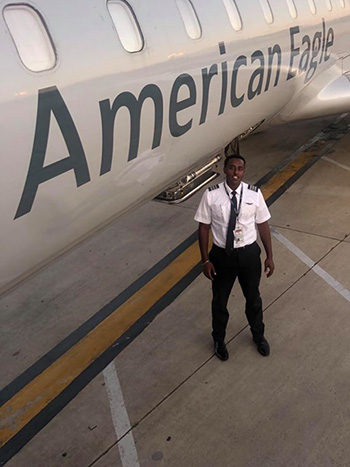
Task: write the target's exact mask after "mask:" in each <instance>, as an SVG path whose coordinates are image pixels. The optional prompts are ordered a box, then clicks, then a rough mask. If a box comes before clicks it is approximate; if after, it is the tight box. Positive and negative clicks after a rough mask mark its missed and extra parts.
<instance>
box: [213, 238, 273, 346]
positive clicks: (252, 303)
mask: <svg viewBox="0 0 350 467" xmlns="http://www.w3.org/2000/svg"><path fill="white" fill-rule="evenodd" d="M260 253H261V250H260V247H259V245H258V244H257V243H256V242H254V243H252V244H251V245H248V246H246V247H243V248H237V249H235V250H234V251H233V253H232V254H230V255H227V253H226V251H225V250H224V248H219V247H217V246H216V245H213V248H212V250H211V252H210V254H209V258H210V261H211V262H212V263H213V265H214V267H215V270H216V276H215V279H214V280H213V283H212V287H213V300H212V319H213V321H212V325H213V332H212V335H213V338H214V340H215V341H224V339H225V334H226V326H227V321H228V317H229V313H228V311H227V302H228V299H229V296H230V293H231V290H232V287H233V284H234V282H235V280H236V277H238V281H239V283H240V286H241V288H242V292H243V295H244V297H245V299H246V306H245V313H246V316H247V319H248V323H249V325H250V330H251V332H252V334H253V336H254V337H255V338H256V339H259V338H261V337H262V336H263V335H264V323H263V315H262V301H261V297H260V292H259V283H260V278H261V261H260Z"/></svg>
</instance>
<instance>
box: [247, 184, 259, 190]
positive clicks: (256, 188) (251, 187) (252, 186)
mask: <svg viewBox="0 0 350 467" xmlns="http://www.w3.org/2000/svg"><path fill="white" fill-rule="evenodd" d="M258 189H259V188H258V187H257V186H255V185H248V190H252V191H258Z"/></svg>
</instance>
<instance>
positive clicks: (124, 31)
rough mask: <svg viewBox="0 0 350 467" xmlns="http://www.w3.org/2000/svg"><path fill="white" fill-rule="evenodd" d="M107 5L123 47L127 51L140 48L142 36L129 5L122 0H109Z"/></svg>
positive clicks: (135, 50) (141, 47) (134, 50)
mask: <svg viewBox="0 0 350 467" xmlns="http://www.w3.org/2000/svg"><path fill="white" fill-rule="evenodd" d="M107 7H108V11H109V14H110V15H111V18H112V21H113V23H114V26H115V28H116V30H117V34H118V37H119V39H120V42H121V43H122V46H123V47H124V49H125V50H126V51H127V52H139V51H140V50H142V49H143V46H144V41H143V37H142V34H141V31H140V28H139V25H138V23H137V20H136V17H135V15H134V12H133V11H132V9H131V7H130V5H129V4H128V3H126V2H124V1H122V0H109V1H108V3H107Z"/></svg>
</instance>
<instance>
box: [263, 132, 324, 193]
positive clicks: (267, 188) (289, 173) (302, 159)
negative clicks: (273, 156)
mask: <svg viewBox="0 0 350 467" xmlns="http://www.w3.org/2000/svg"><path fill="white" fill-rule="evenodd" d="M328 142H329V141H327V143H328ZM325 146H326V144H325V141H324V140H319V141H317V142H315V143H314V144H313V145H312V146H311V147H310V148H309V149H307V150H305V151H303V152H301V153H300V154H299V155H298V156H297V157H296V158H295V159H294V160H293V161H291V162H290V163H289V164H287V165H286V166H285V167H283V169H282V171H280V172H277V173H276V174H275V175H274V176H273V177H272V178H270V180H269V181H268V182H266V183H265V184H264V185H263V186H262V187H261V191H262V193H263V195H264V198H265V199H268V198H269V197H270V196H272V195H273V194H274V193H275V192H276V191H277V190H278V189H279V188H280V187H281V186H282V185H284V184H285V183H286V182H287V181H288V180H289V179H291V178H292V177H293V175H295V174H296V173H297V172H298V171H299V170H300V169H301V168H302V167H304V165H305V164H307V163H308V162H309V160H310V159H312V158H313V157H314V156H315V155H317V154H319V153H320V151H321V149H323V148H324V147H325Z"/></svg>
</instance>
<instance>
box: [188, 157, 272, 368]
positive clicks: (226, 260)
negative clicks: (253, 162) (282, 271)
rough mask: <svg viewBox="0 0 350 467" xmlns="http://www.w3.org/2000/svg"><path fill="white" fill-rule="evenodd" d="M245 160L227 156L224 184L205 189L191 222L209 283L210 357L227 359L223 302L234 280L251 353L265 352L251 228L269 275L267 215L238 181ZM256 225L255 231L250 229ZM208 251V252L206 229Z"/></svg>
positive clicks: (254, 191)
mask: <svg viewBox="0 0 350 467" xmlns="http://www.w3.org/2000/svg"><path fill="white" fill-rule="evenodd" d="M245 165H246V161H245V159H244V158H243V157H242V156H241V155H239V154H233V155H231V156H228V157H227V158H226V160H225V163H224V173H225V175H226V180H225V182H222V183H220V184H219V185H214V186H212V187H210V188H208V189H207V190H206V191H205V192H204V194H203V197H202V200H201V202H200V204H199V206H198V209H197V212H196V215H195V217H194V219H195V220H196V221H198V222H199V229H198V239H199V247H200V251H201V256H202V265H203V273H204V275H205V276H206V277H207V278H208V279H210V280H211V281H212V290H213V298H212V327H213V332H212V336H213V339H214V350H215V354H216V355H217V357H218V358H220V359H221V360H227V359H228V352H227V349H226V345H225V334H226V326H227V321H228V317H229V313H228V311H227V302H228V299H229V296H230V293H231V290H232V287H233V284H234V282H235V279H236V277H238V281H239V283H240V286H241V288H242V292H243V294H244V297H245V299H246V307H245V312H246V316H247V319H248V323H249V325H250V330H251V332H252V335H253V341H254V342H255V344H256V346H257V350H258V351H259V353H260V354H261V355H263V356H266V357H267V356H268V355H269V354H270V347H269V344H268V342H267V340H266V339H265V337H264V323H263V313H262V301H261V297H260V292H259V283H260V278H261V261H260V253H261V250H260V247H259V245H258V244H257V242H256V239H257V229H258V231H259V235H260V238H261V241H262V243H263V245H264V249H265V252H266V260H265V264H264V270H265V272H266V274H267V277H270V276H271V275H272V273H273V271H274V263H273V258H272V246H271V234H270V228H269V224H268V219H270V217H271V216H270V213H269V210H268V208H267V206H266V203H265V201H264V198H263V195H262V193H261V191H260V190H259V189H258V188H257V187H256V186H252V185H247V184H246V183H244V182H243V181H242V177H243V175H244V171H245ZM256 227H257V229H256ZM210 229H211V230H212V234H213V247H212V249H211V251H210V253H209V254H208V246H209V230H210Z"/></svg>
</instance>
